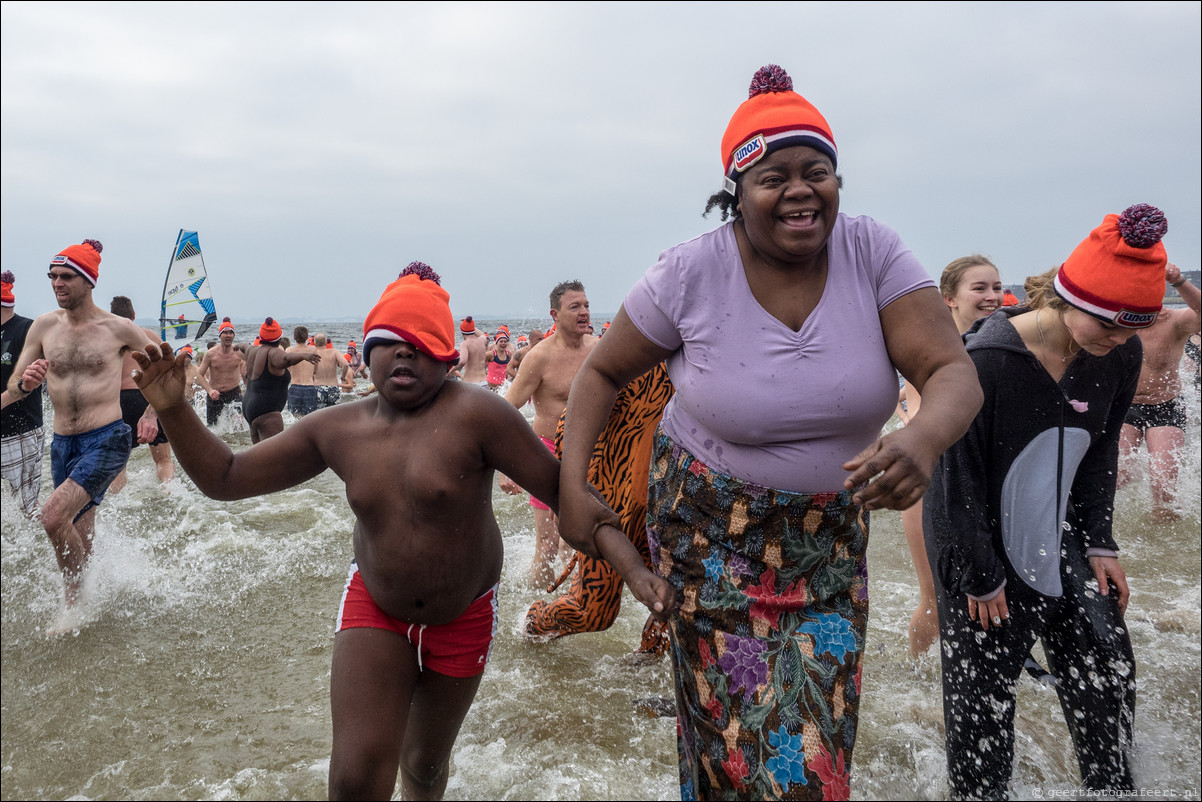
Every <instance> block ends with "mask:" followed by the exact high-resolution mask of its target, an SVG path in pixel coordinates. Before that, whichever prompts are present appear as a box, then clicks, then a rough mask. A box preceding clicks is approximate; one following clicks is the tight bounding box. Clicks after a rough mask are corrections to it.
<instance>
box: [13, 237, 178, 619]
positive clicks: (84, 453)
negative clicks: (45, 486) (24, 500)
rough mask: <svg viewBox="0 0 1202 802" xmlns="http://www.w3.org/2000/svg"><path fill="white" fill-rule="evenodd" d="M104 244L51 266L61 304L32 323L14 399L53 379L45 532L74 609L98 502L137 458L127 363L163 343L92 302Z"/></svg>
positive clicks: (70, 252) (68, 252)
mask: <svg viewBox="0 0 1202 802" xmlns="http://www.w3.org/2000/svg"><path fill="white" fill-rule="evenodd" d="M101 247H102V246H101V245H100V243H99V242H97V241H96V240H84V242H83V244H81V245H72V246H70V247H68V248H65V249H63V250H62V251H60V252H59V254H58V255H57V256H55V257H54V258H53V259H52V260H51V262H50V272H49V273H48V276H49V277H50V286H51V288H52V289H53V290H54V297H55V300H56V301H57V302H58V307H59V308H58V309H57V310H55V311H53V312H47V313H46V314H44V315H39V316H38V318H37V319H36V320H35V321H34V322H33V325H32V326H30V327H29V334H28V335H27V336H26V338H25V350H24V351H22V352H21V358H20V360H18V362H17V365H16V367H15V368H14V369H13V378H12V379H11V380H10V381H9V384H8V393H7V395H9V396H10V397H15V398H17V399H20V398H24V397H25V396H26V395H29V394H30V393H32V392H33V391H34V390H35V389H36V388H37V387H38V385H39V384H41V383H42V382H43V381H45V382H46V389H47V390H48V391H49V393H50V401H51V403H52V404H54V413H55V414H54V438H53V440H52V442H51V444H50V469H51V472H52V473H53V476H54V492H52V493H51V494H50V497H49V498H48V499H46V504H45V506H44V507H43V508H42V527H43V528H44V529H45V530H46V535H47V536H48V537H49V538H50V543H51V545H53V546H54V555H55V558H56V559H57V560H58V567H59V570H60V571H61V572H62V575H63V583H64V585H65V592H66V602H67V607H68V608H70V607H73V606H74V605H75V602H76V601H77V600H78V598H79V592H80V586H81V583H82V579H83V570H84V568H85V567H86V565H87V561H88V558H89V557H90V556H91V554H92V534H93V532H94V531H95V517H96V506H97V505H99V504H100V502H101V500H102V499H103V498H104V493H105V491H106V490H108V487H109V484H110V483H111V482H112V481H113V479H115V478H116V477H117V475H118V474H119V473H121V470H122V469H123V468H124V467H125V463H126V461H127V460H128V459H129V437H130V428H129V426H127V425H126V424H125V421H124V420H122V418H121V365H122V362H123V360H124V357H125V355H126V354H127V353H129V352H130V351H142V350H145V349H146V348H147V347H153V348H157V347H158V344H157V343H155V342H153V341H151V340H150V339H149V338H148V337H147V336H146V333H145V332H144V331H142V329H140V328H139V327H138V326H137V325H135V324H134V322H133V321H132V320H126V319H125V318H123V317H117V316H116V315H114V314H112V313H111V312H106V311H105V310H103V309H101V308H100V307H98V306H96V304H95V302H94V301H93V300H92V290H93V289H94V288H95V286H96V281H97V279H98V277H99V275H100V251H101ZM65 628H66V627H65V626H59V625H56V626H55V627H52V628H51V630H50V631H51V634H59V633H61V632H62V631H65Z"/></svg>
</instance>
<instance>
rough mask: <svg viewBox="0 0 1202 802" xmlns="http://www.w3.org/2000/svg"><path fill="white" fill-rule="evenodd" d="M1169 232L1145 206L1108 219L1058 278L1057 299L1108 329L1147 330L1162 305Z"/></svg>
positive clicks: (1156, 213) (1077, 250) (1076, 251)
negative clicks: (1108, 325)
mask: <svg viewBox="0 0 1202 802" xmlns="http://www.w3.org/2000/svg"><path fill="white" fill-rule="evenodd" d="M1168 230H1169V224H1168V222H1167V221H1166V220H1165V219H1164V213H1163V212H1161V211H1160V210H1159V209H1157V208H1156V207H1154V206H1149V205H1148V204H1146V203H1140V204H1136V205H1135V206H1131V207H1129V208H1128V209H1127V210H1126V211H1125V212H1123V213H1122V214H1121V215H1119V214H1108V215H1106V218H1105V219H1104V220H1103V221H1102V225H1100V226H1098V227H1097V228H1095V229H1094V230H1093V231H1092V232H1090V235H1089V236H1088V237H1086V238H1085V240H1084V241H1083V242H1082V243H1081V244H1080V245H1078V246H1077V247H1076V248H1075V249H1074V250H1073V252H1072V253H1071V254H1070V255H1069V257H1068V259H1066V260H1065V261H1064V264H1062V265H1061V266H1060V270H1058V271H1057V272H1056V281H1055V288H1056V294H1057V295H1059V296H1060V297H1061V298H1063V299H1064V300H1065V301H1067V302H1068V303H1070V304H1072V305H1073V306H1075V307H1076V308H1078V309H1080V310H1081V311H1082V312H1087V313H1088V314H1091V315H1093V316H1094V317H1096V318H1098V319H1100V320H1104V321H1106V322H1107V323H1114V324H1116V325H1119V326H1123V327H1125V328H1129V329H1143V328H1147V327H1148V326H1151V325H1152V324H1153V323H1155V322H1156V316H1157V315H1158V314H1160V309H1161V305H1162V301H1163V300H1164V270H1165V267H1166V265H1167V264H1168V261H1169V259H1168V255H1167V254H1166V253H1165V250H1164V245H1163V244H1162V243H1161V242H1160V240H1161V238H1162V237H1164V235H1165V232H1167V231H1168Z"/></svg>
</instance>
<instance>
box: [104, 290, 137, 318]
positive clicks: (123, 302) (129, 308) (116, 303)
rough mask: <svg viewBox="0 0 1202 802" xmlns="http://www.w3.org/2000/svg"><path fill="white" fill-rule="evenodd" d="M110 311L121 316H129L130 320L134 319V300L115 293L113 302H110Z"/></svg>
mask: <svg viewBox="0 0 1202 802" xmlns="http://www.w3.org/2000/svg"><path fill="white" fill-rule="evenodd" d="M109 311H110V312H112V313H113V314H114V315H118V316H119V317H127V318H129V319H130V320H133V319H134V302H133V301H131V300H129V299H128V298H126V297H125V296H124V295H114V296H113V302H112V303H111V304H109Z"/></svg>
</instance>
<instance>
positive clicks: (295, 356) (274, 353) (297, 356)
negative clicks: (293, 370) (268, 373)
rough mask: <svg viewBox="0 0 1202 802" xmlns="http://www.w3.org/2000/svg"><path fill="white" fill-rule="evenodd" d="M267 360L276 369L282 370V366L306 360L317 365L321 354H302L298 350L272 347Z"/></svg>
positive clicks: (286, 366) (285, 366)
mask: <svg viewBox="0 0 1202 802" xmlns="http://www.w3.org/2000/svg"><path fill="white" fill-rule="evenodd" d="M267 360H268V362H269V363H270V365H271V366H272V367H273V368H275V369H276V370H283V369H284V368H290V367H292V366H293V365H299V364H300V363H301V362H308V363H309V364H311V365H319V364H321V354H318V353H316V352H314V353H309V354H302V353H301V352H300V351H293V352H292V353H288V352H287V351H285V350H283V349H281V348H272V349H271V352H270V353H268V354H267Z"/></svg>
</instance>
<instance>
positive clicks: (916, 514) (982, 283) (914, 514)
mask: <svg viewBox="0 0 1202 802" xmlns="http://www.w3.org/2000/svg"><path fill="white" fill-rule="evenodd" d="M939 291H940V293H942V294H943V302H944V303H945V304H947V308H948V309H949V310H950V311H951V313H952V320H954V321H955V323H956V329H957V330H958V331H959V332H960V334H961V335H963V334H964V333H965V332H967V331H968V330H969V329H970V328H972V326H973V324H974V323H976V322H977V321H978V320H980V319H982V318H985V317H989V316H990V315H991V314H993V313H994V311H996V310H997V309H998V307H1000V306H1001V305H1002V298H1003V289H1002V278H1001V276H1000V275H999V274H998V269H997V267H996V266H994V264H993V262H991V261H989V260H988V259H987V258H985V257H984V256H982V255H980V254H979V253H974V254H973V255H971V256H962V257H960V258H959V259H956V260H954V261H952V262H950V263H949V264H948V266H947V267H945V268H943V275H942V276H940V278H939ZM901 394H902V401H903V403H900V404H898V409H897V414H898V417H899V418H901V421H902V423H903V424H908V423H909V422H910V419H911V418H912V417H913V416H914V415H915V414H916V413H917V412H918V407H919V405H920V404H921V403H922V398H921V397H919V395H918V391H917V390H915V389H914V387H913V385H911V384H910V383H909V382H908V381H907V382H906V383H905V384H903V385H902V390H901ZM901 519H902V528H903V529H904V530H905V532H906V543H907V545H909V547H910V557H911V558H912V559H913V560H914V573H915V574H917V575H918V594H919V596H918V607H916V608H915V609H914V615H913V616H912V617H911V618H910V653H911V654H912V655H914V656H918V655H920V654H922V653H923V652H925V651H926V650H927V649H929V648H930V646H931V644H932V643H934V642H935V639H936V638H937V637H939V615H938V612H937V611H936V609H935V582H934V580H933V579H932V578H931V566H930V564H929V563H928V562H927V550H926V546H925V545H924V544H923V538H922V501H921V500H919V501H918V503H917V504H915V505H914V506H912V507H909V508H908V509H904V510H902V513H901Z"/></svg>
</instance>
